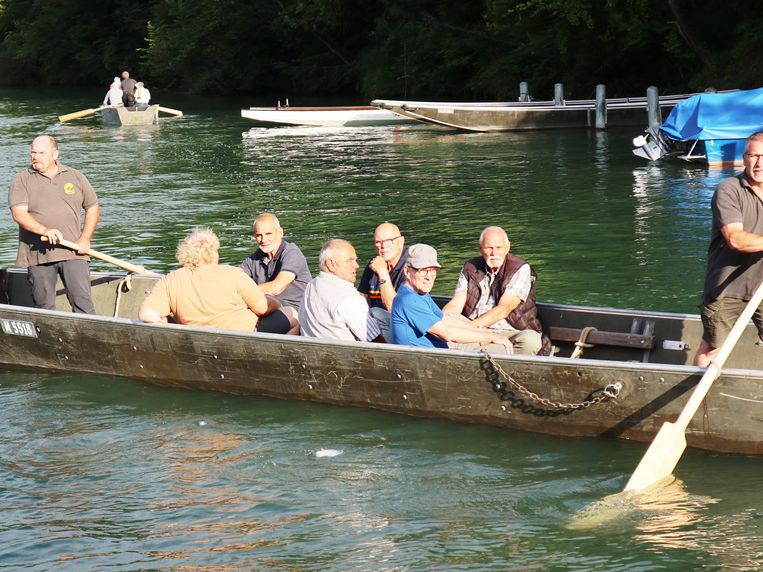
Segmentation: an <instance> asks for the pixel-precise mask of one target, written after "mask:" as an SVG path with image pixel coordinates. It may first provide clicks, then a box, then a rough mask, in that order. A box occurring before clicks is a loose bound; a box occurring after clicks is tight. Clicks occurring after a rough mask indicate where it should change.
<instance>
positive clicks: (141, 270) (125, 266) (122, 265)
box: [40, 235, 158, 276]
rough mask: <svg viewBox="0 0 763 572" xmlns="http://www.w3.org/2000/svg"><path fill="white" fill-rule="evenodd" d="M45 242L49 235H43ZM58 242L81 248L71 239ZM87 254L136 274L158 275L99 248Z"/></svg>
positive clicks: (90, 250)
mask: <svg viewBox="0 0 763 572" xmlns="http://www.w3.org/2000/svg"><path fill="white" fill-rule="evenodd" d="M40 238H41V239H42V241H43V242H47V241H48V237H47V236H44V235H43V236H41V237H40ZM58 244H60V245H61V246H65V247H66V248H69V249H71V250H79V246H78V245H77V243H76V242H72V241H70V240H66V239H61V240H59V241H58ZM85 254H87V255H88V256H92V257H93V258H98V259H99V260H103V261H104V262H109V263H111V264H113V265H114V266H118V267H119V268H122V269H124V270H127V271H128V272H134V273H135V274H150V275H152V276H158V274H157V273H156V272H152V271H151V270H148V269H147V268H145V267H143V266H139V265H137V264H131V263H130V262H125V261H124V260H119V258H114V257H113V256H109V255H108V254H104V253H102V252H98V251H97V250H93V249H92V248H88V249H87V250H86V251H85Z"/></svg>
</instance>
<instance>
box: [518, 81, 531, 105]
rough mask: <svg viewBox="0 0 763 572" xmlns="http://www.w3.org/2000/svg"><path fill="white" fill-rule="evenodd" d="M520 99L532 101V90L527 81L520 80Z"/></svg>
mask: <svg viewBox="0 0 763 572" xmlns="http://www.w3.org/2000/svg"><path fill="white" fill-rule="evenodd" d="M519 101H530V91H529V90H528V88H527V82H526V81H520V82H519Z"/></svg>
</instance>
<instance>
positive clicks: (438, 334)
mask: <svg viewBox="0 0 763 572" xmlns="http://www.w3.org/2000/svg"><path fill="white" fill-rule="evenodd" d="M440 268H441V266H440V264H439V262H437V251H436V250H435V249H434V248H432V247H431V246H429V245H427V244H414V245H413V246H411V247H410V248H409V249H408V260H407V262H406V264H405V268H404V269H403V271H404V272H405V284H403V285H402V286H401V287H400V289H399V290H398V292H397V295H396V296H395V300H394V302H393V303H392V318H391V334H392V336H391V337H392V343H395V344H400V345H406V346H419V347H424V348H448V347H450V348H455V349H465V350H474V349H478V348H479V347H480V346H481V345H482V344H490V343H493V344H497V345H499V346H501V348H503V350H504V351H506V352H507V353H511V352H512V345H511V342H510V341H509V339H508V338H506V337H505V336H502V335H500V334H497V333H495V332H491V331H490V330H487V329H485V328H482V327H481V326H475V325H473V324H471V323H467V322H460V321H458V320H457V319H456V318H453V317H452V316H445V315H444V314H443V313H442V310H440V308H438V307H437V304H435V302H434V300H433V299H432V296H431V295H430V292H431V291H432V288H434V283H435V280H436V279H437V271H438V270H439V269H440Z"/></svg>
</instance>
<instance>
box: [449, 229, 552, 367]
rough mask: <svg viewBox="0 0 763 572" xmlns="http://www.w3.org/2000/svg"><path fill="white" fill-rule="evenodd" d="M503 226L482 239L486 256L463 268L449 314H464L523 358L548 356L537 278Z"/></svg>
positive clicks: (481, 250)
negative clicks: (495, 333) (496, 334)
mask: <svg viewBox="0 0 763 572" xmlns="http://www.w3.org/2000/svg"><path fill="white" fill-rule="evenodd" d="M510 248H511V243H510V242H509V237H508V235H507V234H506V231H504V230H503V229H502V228H501V227H498V226H489V227H487V228H486V229H485V230H483V231H482V234H481V235H480V243H479V250H480V253H481V254H482V256H480V257H477V258H472V259H471V260H469V261H467V262H466V264H464V268H463V269H462V270H461V275H460V276H459V278H458V283H457V284H456V291H455V293H454V294H453V298H452V299H451V300H450V302H448V303H447V304H446V305H445V307H444V308H443V312H445V313H446V314H461V315H462V316H464V317H465V318H468V319H469V320H471V321H472V323H474V324H476V325H477V326H483V327H485V328H490V329H491V330H494V331H499V332H500V333H502V334H504V335H506V336H507V337H508V338H509V339H510V340H511V342H512V344H513V345H514V352H515V353H520V354H538V355H548V354H549V353H550V351H551V342H550V340H549V339H548V338H547V337H546V336H544V335H543V331H542V329H541V324H540V320H539V319H538V312H537V308H536V306H535V280H536V274H535V271H534V270H533V269H532V267H531V266H530V265H529V264H528V263H527V262H525V261H524V260H522V259H521V258H519V257H518V256H514V255H513V254H509V249H510Z"/></svg>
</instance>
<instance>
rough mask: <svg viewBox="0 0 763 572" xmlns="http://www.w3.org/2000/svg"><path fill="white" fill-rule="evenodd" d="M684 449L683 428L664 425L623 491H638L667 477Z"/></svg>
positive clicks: (671, 424) (671, 472)
mask: <svg viewBox="0 0 763 572" xmlns="http://www.w3.org/2000/svg"><path fill="white" fill-rule="evenodd" d="M685 449H686V434H685V432H684V428H683V427H681V426H679V425H676V424H675V423H664V424H663V426H662V427H661V428H660V430H659V432H658V433H657V436H656V437H655V438H654V441H652V444H651V445H650V446H649V449H647V451H646V453H645V454H644V456H643V458H642V459H641V462H640V463H639V464H638V467H636V470H635V471H633V475H631V478H630V480H629V481H628V484H627V485H625V489H624V490H625V491H640V490H643V489H645V488H647V487H650V486H652V485H654V484H655V483H657V482H659V481H661V480H662V479H665V478H667V477H669V476H670V475H671V474H673V470H674V469H675V468H676V465H677V464H678V461H679V460H680V459H681V455H683V452H684V450H685Z"/></svg>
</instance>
